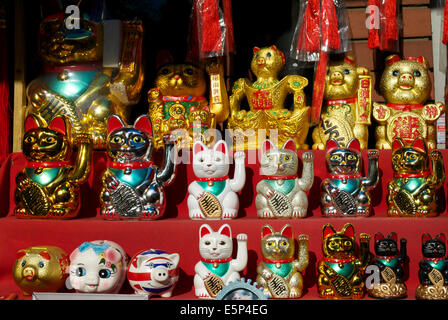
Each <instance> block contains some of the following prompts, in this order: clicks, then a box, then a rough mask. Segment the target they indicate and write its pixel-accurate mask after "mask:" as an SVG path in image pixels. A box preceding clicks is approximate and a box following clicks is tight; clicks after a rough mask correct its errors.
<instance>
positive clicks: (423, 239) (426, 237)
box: [422, 233, 432, 243]
mask: <svg viewBox="0 0 448 320" xmlns="http://www.w3.org/2000/svg"><path fill="white" fill-rule="evenodd" d="M430 240H432V238H431V236H430V235H429V233H424V234H423V235H422V243H425V242H427V241H430Z"/></svg>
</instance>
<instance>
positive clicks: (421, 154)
mask: <svg viewBox="0 0 448 320" xmlns="http://www.w3.org/2000/svg"><path fill="white" fill-rule="evenodd" d="M429 160H431V164H432V165H431V168H432V170H430V165H429ZM392 168H393V170H394V178H393V179H392V180H391V181H390V182H389V184H388V187H387V189H388V194H387V205H388V209H387V214H388V215H389V216H400V217H434V216H437V215H438V214H439V212H438V211H439V208H440V207H439V205H438V202H439V201H440V200H439V201H438V198H437V193H436V192H437V189H439V188H440V187H442V186H443V183H444V181H445V169H444V165H443V157H442V153H441V152H440V151H438V150H432V151H430V152H428V148H427V146H426V144H425V140H423V138H417V139H415V140H414V141H413V142H412V143H410V144H405V143H403V141H402V140H401V139H396V140H394V141H393V143H392ZM431 171H432V172H431Z"/></svg>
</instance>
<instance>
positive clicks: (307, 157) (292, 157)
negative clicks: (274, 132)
mask: <svg viewBox="0 0 448 320" xmlns="http://www.w3.org/2000/svg"><path fill="white" fill-rule="evenodd" d="M313 159H314V156H313V154H312V153H311V152H304V153H303V155H302V160H303V172H302V177H301V178H300V179H299V177H298V176H297V169H298V163H299V160H298V156H297V150H296V145H295V142H294V141H293V140H291V139H289V140H287V141H286V142H285V143H284V144H283V146H282V147H281V148H280V149H277V147H276V146H275V145H274V144H273V143H272V142H271V141H270V140H265V141H264V142H263V144H262V147H261V159H260V177H261V179H262V180H261V181H260V182H258V184H257V187H256V190H257V196H256V198H255V205H256V207H257V215H258V217H259V218H270V219H271V218H283V219H291V218H304V217H305V216H306V214H307V210H308V198H307V195H306V192H307V191H309V190H310V189H311V187H312V185H313V182H314V168H313Z"/></svg>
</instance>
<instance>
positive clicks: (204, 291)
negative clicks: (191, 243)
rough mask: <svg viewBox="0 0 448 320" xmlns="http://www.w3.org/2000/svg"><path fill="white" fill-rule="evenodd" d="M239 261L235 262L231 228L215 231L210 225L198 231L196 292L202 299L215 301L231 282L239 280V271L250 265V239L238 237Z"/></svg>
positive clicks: (202, 226) (237, 256)
mask: <svg viewBox="0 0 448 320" xmlns="http://www.w3.org/2000/svg"><path fill="white" fill-rule="evenodd" d="M236 239H237V243H238V251H237V255H236V259H233V258H232V251H233V242H232V230H231V229H230V226H229V225H228V224H224V225H222V226H221V227H220V228H219V230H218V231H213V230H212V228H210V226H209V225H208V224H203V225H201V227H200V228H199V252H200V254H201V261H199V262H198V263H196V265H195V267H194V270H195V272H196V274H195V276H194V291H195V294H196V297H198V298H200V299H211V298H216V296H217V295H218V293H219V291H221V290H222V288H223V287H224V286H225V285H228V284H229V283H230V282H234V281H236V280H239V279H240V274H239V272H240V271H243V270H244V268H246V265H247V259H248V255H247V235H246V234H244V233H241V234H238V235H237V237H236Z"/></svg>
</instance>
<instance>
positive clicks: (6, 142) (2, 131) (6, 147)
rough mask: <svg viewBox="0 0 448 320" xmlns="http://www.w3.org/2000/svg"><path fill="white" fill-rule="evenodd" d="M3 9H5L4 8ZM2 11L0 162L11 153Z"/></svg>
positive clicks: (0, 20)
mask: <svg viewBox="0 0 448 320" xmlns="http://www.w3.org/2000/svg"><path fill="white" fill-rule="evenodd" d="M2 11H3V10H2ZM3 13H4V11H3V12H0V43H1V44H2V46H1V47H0V163H2V162H3V160H4V159H6V157H7V156H8V154H9V153H10V137H11V125H10V120H11V119H10V118H11V117H10V115H11V108H10V105H9V85H8V46H7V43H8V41H7V40H8V39H7V34H6V21H5V19H4V17H5V16H6V15H3Z"/></svg>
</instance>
